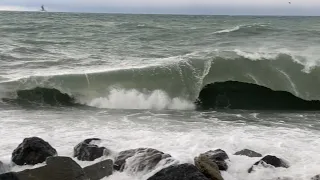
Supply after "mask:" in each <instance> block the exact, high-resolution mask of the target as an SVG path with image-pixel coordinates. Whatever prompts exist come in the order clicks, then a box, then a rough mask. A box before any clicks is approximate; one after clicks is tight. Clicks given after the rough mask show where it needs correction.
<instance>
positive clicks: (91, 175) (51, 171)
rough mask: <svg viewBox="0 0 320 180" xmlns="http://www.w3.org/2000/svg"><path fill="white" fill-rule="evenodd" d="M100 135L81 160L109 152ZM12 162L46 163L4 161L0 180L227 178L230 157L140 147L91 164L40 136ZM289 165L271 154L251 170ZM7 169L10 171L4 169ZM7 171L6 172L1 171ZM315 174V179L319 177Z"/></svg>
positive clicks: (80, 152)
mask: <svg viewBox="0 0 320 180" xmlns="http://www.w3.org/2000/svg"><path fill="white" fill-rule="evenodd" d="M97 141H100V139H97V138H93V139H86V140H84V141H83V142H81V143H79V144H78V145H77V146H75V148H74V153H73V156H74V158H77V159H78V160H80V161H94V160H96V159H98V158H101V157H104V156H109V155H110V154H111V151H110V150H109V149H107V148H106V147H99V146H98V145H97V143H96V142H97ZM234 155H243V156H248V157H262V155H261V154H259V153H257V152H254V151H251V150H248V149H244V150H242V151H239V152H236V153H235V154H234ZM12 162H13V163H14V164H16V165H19V166H23V165H35V164H39V163H44V162H45V165H44V166H42V167H39V168H35V169H27V170H24V171H20V172H6V171H7V169H5V167H6V166H5V165H4V164H3V163H1V162H0V180H44V179H45V180H57V179H59V180H100V179H102V178H104V177H107V176H110V175H112V173H113V172H114V171H120V172H121V171H124V170H126V171H131V172H141V171H147V172H150V171H153V170H155V169H158V168H157V167H159V169H160V168H161V167H165V168H163V169H162V170H160V171H158V172H157V173H155V174H154V175H153V176H151V177H149V178H148V180H223V177H222V176H221V171H227V170H228V167H229V165H228V164H230V159H229V156H228V155H227V153H226V152H225V151H223V150H221V149H217V150H210V151H207V152H205V153H202V154H200V155H199V156H197V157H195V158H194V164H188V163H185V164H179V163H178V162H177V161H175V160H174V159H173V158H172V157H171V155H169V154H165V153H163V152H161V151H158V150H156V149H152V148H138V149H130V150H126V151H121V152H119V153H117V154H116V156H115V159H114V161H113V160H111V159H107V160H101V161H99V162H97V163H94V164H93V165H90V166H87V167H84V168H82V167H80V165H79V164H77V163H76V162H75V161H74V160H72V158H70V157H62V156H58V153H57V151H56V150H55V149H54V148H53V147H52V146H51V145H50V144H49V143H48V142H46V141H44V140H42V139H40V138H38V137H32V138H26V139H24V140H23V142H22V143H21V144H20V145H19V146H18V147H17V148H16V149H15V150H14V151H13V153H12ZM258 166H259V167H265V168H269V167H273V168H278V167H282V168H289V164H288V163H287V162H286V161H285V160H283V159H281V158H278V157H276V156H271V155H267V156H264V157H263V158H262V159H260V160H259V161H257V162H256V163H254V164H253V165H252V166H251V167H249V168H248V173H252V172H254V171H256V167H258ZM4 172H6V173H4ZM1 173H3V174H1ZM319 177H320V176H315V177H313V178H312V180H319V179H320V178H319Z"/></svg>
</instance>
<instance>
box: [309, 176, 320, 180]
mask: <svg viewBox="0 0 320 180" xmlns="http://www.w3.org/2000/svg"><path fill="white" fill-rule="evenodd" d="M311 180H320V175H316V176H314V177H312V178H311Z"/></svg>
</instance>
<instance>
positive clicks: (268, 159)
mask: <svg viewBox="0 0 320 180" xmlns="http://www.w3.org/2000/svg"><path fill="white" fill-rule="evenodd" d="M260 164H261V165H262V166H263V167H266V168H267V167H276V168H278V167H282V168H289V165H288V164H287V162H285V161H284V160H283V159H280V158H278V157H276V156H270V155H267V156H265V157H263V158H262V159H261V160H260V161H257V162H256V163H254V165H253V166H252V167H251V168H250V169H249V170H248V172H249V173H251V172H252V171H254V167H255V166H258V165H260Z"/></svg>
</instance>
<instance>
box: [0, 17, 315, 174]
mask: <svg viewBox="0 0 320 180" xmlns="http://www.w3.org/2000/svg"><path fill="white" fill-rule="evenodd" d="M319 66H320V18H319V17H262V16H261V17H252V16H182V15H125V14H78V13H38V12H0V98H14V97H15V96H16V92H17V91H20V90H26V89H32V88H36V87H43V88H51V89H57V90H59V91H61V92H63V93H67V94H68V95H70V96H72V97H74V98H75V99H76V101H77V102H78V103H80V104H83V105H85V106H83V107H81V108H79V107H59V106H46V105H44V106H25V105H17V104H8V103H5V102H1V101H0V137H1V138H0V161H2V162H5V163H10V159H11V153H12V151H13V150H14V149H15V148H16V147H17V146H18V144H19V143H21V142H22V140H23V139H24V138H26V137H32V136H38V137H41V138H43V139H44V140H46V141H48V142H49V143H50V144H51V145H52V146H53V147H54V148H56V149H57V151H58V154H59V155H63V156H72V153H73V147H74V146H75V145H77V144H78V143H79V142H81V141H83V140H84V139H86V138H92V137H97V138H101V139H102V140H103V141H102V143H101V145H103V146H105V147H108V148H109V149H111V150H112V151H114V152H115V153H116V152H119V151H122V150H127V149H131V148H139V147H150V148H155V149H158V150H160V151H163V152H165V153H168V154H170V155H172V157H173V158H175V159H177V160H179V162H181V163H186V162H187V163H193V159H194V157H196V156H197V155H199V154H200V153H204V152H206V151H208V150H215V149H218V148H220V149H223V150H225V151H226V152H227V153H228V154H229V156H230V164H229V169H228V170H227V171H226V172H222V176H223V178H224V179H225V180H272V179H276V178H278V177H289V178H292V179H293V180H307V179H310V178H311V177H313V176H315V175H317V174H319V173H320V153H319V149H320V112H315V111H312V112H311V111H303V112H302V111H301V112H300V111H291V112H286V111H246V110H223V111H219V110H217V111H198V110H195V107H194V101H195V100H196V99H197V97H198V94H199V92H200V91H201V88H202V87H203V86H205V85H206V84H209V83H214V82H223V81H228V80H233V81H240V82H248V83H254V84H257V85H262V86H265V87H268V88H271V89H273V90H282V91H287V92H290V93H292V94H294V95H295V96H298V97H300V98H302V99H306V100H320V67H319ZM274 103H277V102H274ZM244 148H247V149H251V150H254V151H257V152H259V153H261V154H263V155H267V154H271V155H276V156H278V157H281V158H283V159H285V160H286V161H288V162H289V164H290V168H288V169H284V168H260V169H259V170H257V171H256V172H254V173H250V174H249V173H248V172H247V170H248V168H250V167H251V165H252V164H253V163H255V162H256V161H257V160H259V159H260V158H249V157H245V156H235V155H233V154H234V153H235V152H236V151H239V150H242V149H244ZM77 162H79V161H77ZM79 163H80V164H81V165H82V166H86V165H87V164H86V163H85V162H79ZM24 168H27V167H23V168H21V167H17V166H15V167H14V168H13V170H15V171H18V170H21V169H24ZM28 168H33V167H28ZM158 168H161V167H158ZM154 173H155V172H140V173H136V172H130V171H124V172H122V173H115V174H113V175H112V176H110V177H108V178H105V180H145V179H147V178H148V177H150V176H151V175H152V174H154Z"/></svg>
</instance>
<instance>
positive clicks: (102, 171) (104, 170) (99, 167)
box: [83, 159, 113, 180]
mask: <svg viewBox="0 0 320 180" xmlns="http://www.w3.org/2000/svg"><path fill="white" fill-rule="evenodd" d="M83 170H84V172H85V174H86V175H87V177H88V178H89V179H90V180H100V179H102V178H104V177H108V176H110V175H111V174H112V172H113V161H112V160H111V159H107V160H104V161H101V162H99V163H96V164H93V165H91V166H87V167H85V168H83Z"/></svg>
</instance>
